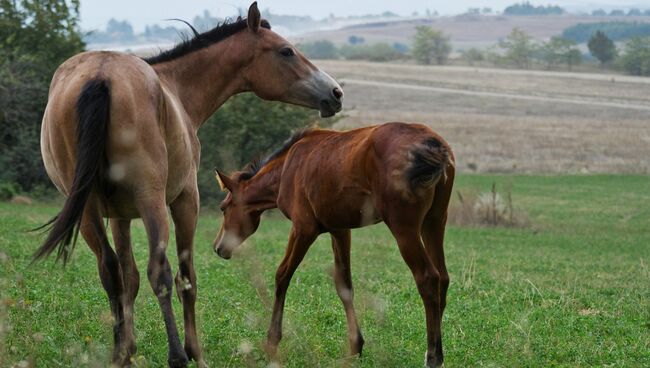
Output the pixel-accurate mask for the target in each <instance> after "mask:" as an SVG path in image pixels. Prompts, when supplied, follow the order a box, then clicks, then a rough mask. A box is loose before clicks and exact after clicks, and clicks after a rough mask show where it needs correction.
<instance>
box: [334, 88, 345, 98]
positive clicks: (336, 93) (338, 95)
mask: <svg viewBox="0 0 650 368" xmlns="http://www.w3.org/2000/svg"><path fill="white" fill-rule="evenodd" d="M332 95H333V96H334V98H336V99H337V100H340V99H341V97H343V91H341V89H340V88H339V87H336V88H334V89H333V90H332Z"/></svg>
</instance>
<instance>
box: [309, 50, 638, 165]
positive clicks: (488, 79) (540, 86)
mask: <svg viewBox="0 0 650 368" xmlns="http://www.w3.org/2000/svg"><path fill="white" fill-rule="evenodd" d="M319 66H320V67H322V68H323V69H324V70H327V71H328V72H329V73H330V74H332V75H334V76H335V77H336V78H338V79H339V80H341V81H343V82H344V83H345V87H344V89H345V93H346V96H345V109H346V110H345V117H344V118H343V119H342V120H340V121H339V122H338V123H337V127H338V128H354V127H357V126H363V125H369V124H374V123H379V122H385V121H411V122H423V123H425V124H428V125H430V126H431V127H432V128H434V129H435V130H436V131H438V132H439V133H441V134H442V135H443V136H444V137H445V138H446V139H447V140H448V141H449V142H450V143H451V144H452V147H453V148H454V150H455V152H456V154H457V156H458V166H459V168H460V170H461V171H465V172H468V171H471V172H473V171H476V172H482V173H486V172H500V173H509V172H518V173H567V172H569V173H571V172H573V173H642V174H647V173H650V79H647V78H635V77H628V76H620V75H606V74H583V73H558V72H540V71H511V70H497V69H484V68H483V69H482V68H469V67H435V66H415V65H400V64H382V63H369V62H349V61H321V62H319Z"/></svg>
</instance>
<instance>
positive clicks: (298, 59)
mask: <svg viewBox="0 0 650 368" xmlns="http://www.w3.org/2000/svg"><path fill="white" fill-rule="evenodd" d="M247 23H248V29H247V30H246V32H241V34H240V35H239V36H240V37H242V44H241V45H242V47H246V48H248V50H249V51H250V59H249V60H250V62H249V64H248V65H247V66H246V68H245V70H244V72H243V78H244V80H245V85H246V87H247V88H246V89H247V90H250V91H252V92H254V93H255V94H256V95H258V96H259V97H261V98H263V99H266V100H274V101H282V102H288V103H291V104H295V105H300V106H305V107H308V108H311V109H315V110H319V111H320V113H321V116H322V117H330V116H333V115H334V114H336V113H337V112H339V111H341V107H342V102H341V100H342V98H343V90H342V89H341V86H340V85H339V84H338V83H337V82H336V81H335V80H334V79H333V78H332V77H330V76H329V75H327V74H326V73H325V72H323V71H322V70H320V69H318V68H317V67H316V66H315V65H314V64H312V63H311V62H310V61H309V60H308V59H307V58H306V57H305V56H304V55H302V54H301V53H300V52H299V51H298V50H297V49H296V48H295V46H293V45H292V44H291V43H290V42H289V41H287V40H285V39H284V38H282V37H281V36H280V35H278V34H277V33H275V32H273V31H271V29H270V26H269V25H268V23H266V22H265V21H262V20H261V16H260V11H259V10H258V8H257V3H256V2H255V3H253V4H252V5H251V6H250V8H249V9H248V19H247Z"/></svg>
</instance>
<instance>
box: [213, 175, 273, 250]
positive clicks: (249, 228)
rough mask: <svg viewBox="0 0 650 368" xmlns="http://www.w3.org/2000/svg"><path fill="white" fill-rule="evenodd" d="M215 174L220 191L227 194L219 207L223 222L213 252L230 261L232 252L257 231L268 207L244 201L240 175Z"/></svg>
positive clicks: (242, 182)
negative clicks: (263, 213) (224, 191)
mask: <svg viewBox="0 0 650 368" xmlns="http://www.w3.org/2000/svg"><path fill="white" fill-rule="evenodd" d="M215 174H216V177H217V181H218V182H219V185H220V186H221V189H223V190H226V191H227V192H228V194H227V195H226V198H225V199H224V200H223V201H222V202H221V206H220V207H221V212H223V222H222V223H221V229H220V230H219V234H218V235H217V238H216V239H215V241H214V251H215V252H217V254H218V255H219V256H220V257H222V258H224V259H230V257H231V256H232V252H233V250H235V248H237V247H238V246H239V245H240V244H241V243H243V242H244V240H246V239H247V238H248V237H249V236H251V235H253V233H254V232H255V231H256V230H257V227H258V226H259V225H260V217H261V216H262V212H264V210H265V209H267V208H268V207H265V206H263V205H261V204H260V203H248V201H246V200H245V198H244V197H243V195H244V193H243V186H244V180H242V178H241V173H239V174H234V175H233V176H232V177H228V176H227V175H225V174H223V173H221V172H220V171H218V170H216V172H215Z"/></svg>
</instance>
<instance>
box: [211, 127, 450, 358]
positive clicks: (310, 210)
mask: <svg viewBox="0 0 650 368" xmlns="http://www.w3.org/2000/svg"><path fill="white" fill-rule="evenodd" d="M454 174H455V165H454V158H453V153H452V151H451V149H450V147H449V145H448V144H447V143H446V142H445V141H444V140H443V139H442V138H441V137H440V136H439V135H437V134H436V133H434V132H433V131H432V130H431V129H429V128H428V127H426V126H424V125H419V124H404V123H387V124H383V125H378V126H371V127H366V128H361V129H356V130H351V131H347V132H336V131H331V130H319V129H316V130H304V131H301V132H298V133H297V134H295V135H294V136H293V137H292V138H291V139H290V140H289V141H287V143H285V145H284V146H283V147H282V148H280V149H279V150H278V151H276V152H275V153H273V154H272V155H270V156H269V157H267V158H266V159H265V160H263V161H261V162H258V163H256V162H253V163H252V164H250V165H249V166H248V167H247V168H246V169H244V170H243V171H239V172H236V173H234V174H233V175H232V176H227V175H225V174H223V173H222V172H220V171H218V170H216V176H217V180H218V181H219V183H220V185H221V188H222V189H223V190H226V191H227V192H228V194H227V195H226V198H225V199H224V200H223V202H222V203H221V210H222V211H223V222H222V225H221V230H220V231H219V234H218V235H217V237H216V239H215V243H214V247H215V251H216V252H217V254H218V255H219V256H221V257H222V258H225V259H229V258H230V257H231V255H232V252H233V249H234V248H236V247H237V246H239V245H240V244H241V243H242V242H243V241H244V240H245V239H246V238H248V237H249V236H250V235H252V234H253V233H254V232H255V231H256V230H257V227H258V226H259V223H260V216H261V214H262V212H264V211H266V210H268V209H271V208H276V207H277V208H279V209H280V211H282V213H283V214H284V215H285V216H286V217H288V218H289V219H290V220H291V222H292V228H291V233H290V235H289V244H288V245H287V250H286V253H285V256H284V259H283V260H282V263H280V266H279V267H278V269H277V273H276V275H275V283H276V289H275V303H274V306H273V316H272V317H271V326H270V328H269V331H268V342H267V345H266V346H267V351H268V353H269V354H270V355H271V356H272V357H273V356H274V355H275V354H276V352H277V347H278V344H279V343H280V339H281V338H282V313H283V309H284V301H285V296H286V292H287V288H288V286H289V282H290V281H291V277H292V275H293V273H294V271H295V270H296V268H297V267H298V265H299V264H300V262H301V261H302V259H303V257H304V256H305V254H306V253H307V250H308V249H309V247H310V245H311V244H312V243H313V242H314V240H316V238H317V237H318V235H319V234H321V233H330V235H331V237H332V250H333V252H334V265H335V267H334V281H335V286H336V291H337V293H338V295H339V297H340V299H341V301H342V302H343V306H344V308H345V314H346V318H347V323H348V339H349V342H350V351H351V353H352V354H361V350H362V348H363V343H364V340H363V337H362V335H361V331H360V329H359V326H358V323H357V317H356V313H355V311H354V306H353V302H352V298H353V292H352V278H351V271H350V229H353V228H358V227H362V226H364V225H369V224H374V223H378V222H381V221H383V222H384V223H385V224H386V226H388V228H389V229H390V231H391V233H392V234H393V236H394V237H395V239H396V240H397V245H398V247H399V250H400V253H401V255H402V258H403V259H404V261H405V262H406V264H407V265H408V267H409V268H410V270H411V272H412V273H413V277H414V278H415V282H416V284H417V288H418V291H419V292H420V296H421V297H422V301H423V302H424V309H425V314H426V330H427V343H428V349H427V353H426V358H425V359H426V365H427V367H437V366H440V365H442V362H443V353H442V336H441V326H440V323H441V320H442V314H443V311H444V309H445V304H446V295H447V288H448V286H449V276H448V274H447V269H446V267H445V257H444V252H443V238H444V232H445V225H446V222H447V207H448V204H449V198H450V195H451V190H452V185H453V181H454ZM423 243H424V244H423Z"/></svg>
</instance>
